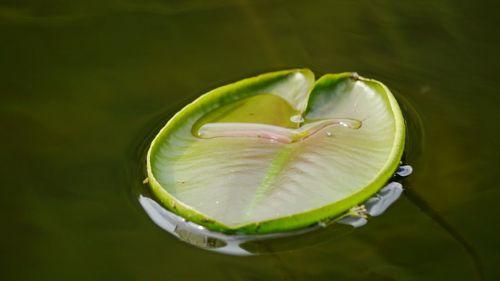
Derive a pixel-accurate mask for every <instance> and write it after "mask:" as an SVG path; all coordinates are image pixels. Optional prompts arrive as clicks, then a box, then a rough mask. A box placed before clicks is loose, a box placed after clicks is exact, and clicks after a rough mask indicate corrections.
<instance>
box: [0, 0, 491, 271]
mask: <svg viewBox="0 0 500 281" xmlns="http://www.w3.org/2000/svg"><path fill="white" fill-rule="evenodd" d="M499 11H500V4H499V3H498V2H496V1H480V2H477V1H470V0H469V1H450V0H445V1H419V2H415V1H413V2H411V3H410V2H402V1H326V0H318V1H274V0H271V1H263V0H257V1H250V0H237V1H230V0H214V1H201V0H194V1H160V0H146V1H134V0H113V1H106V2H103V1H95V0H90V1H70V2H67V3H66V2H64V3H63V2H60V1H53V0H48V1H43V2H40V1H33V0H27V1H10V0H6V1H2V3H0V34H1V37H0V38H1V39H0V41H1V44H0V61H1V65H2V67H1V68H0V74H1V75H0V82H1V83H0V85H1V87H0V128H1V130H2V132H3V133H2V138H1V149H0V155H1V159H2V162H1V164H0V165H1V167H0V173H1V175H2V179H3V184H2V192H3V194H2V196H1V197H0V209H1V210H2V212H1V219H2V223H3V227H2V230H3V231H2V233H1V234H0V237H1V238H2V239H0V249H2V254H1V255H0V279H1V280H23V281H26V280H51V281H54V280H176V281H183V280H207V281H210V280H480V279H485V280H498V279H500V268H499V267H498V266H497V265H498V263H499V262H500V247H499V243H498V242H499V241H498V233H499V229H498V224H496V223H494V222H495V221H496V220H497V218H498V216H499V215H500V211H499V208H498V207H497V206H496V205H497V202H498V200H499V199H500V187H499V186H498V180H497V178H496V172H497V171H498V168H499V165H498V159H500V157H499V156H500V155H499V150H498V147H500V146H499V139H500V138H499V130H498V129H497V128H498V125H497V121H498V110H497V105H498V104H499V95H498V86H497V82H496V78H495V76H496V75H497V73H498V72H499V70H500V69H499V65H500V61H499V60H500V56H498V49H499V47H500V33H498V32H495V27H496V26H498V25H499V24H500V12H499ZM293 67H308V68H310V69H312V70H314V71H315V73H317V74H318V76H319V75H321V74H324V73H337V72H343V71H356V72H358V73H360V75H363V76H365V77H372V78H374V79H377V80H380V81H382V82H383V83H384V84H386V85H387V86H388V87H389V88H390V89H391V91H392V92H393V93H394V94H395V95H396V97H397V99H398V100H399V101H400V103H401V105H402V107H403V110H404V111H405V112H406V114H408V115H409V116H413V115H416V116H414V117H410V118H411V119H413V120H418V122H419V123H421V124H422V125H421V126H420V125H418V126H417V125H414V124H408V133H409V134H410V138H409V141H410V142H412V143H409V144H408V145H407V151H406V160H405V161H406V162H407V163H408V164H410V165H412V166H413V167H414V173H413V174H412V176H411V177H409V178H408V179H407V180H406V181H405V183H404V185H405V187H406V188H407V189H408V190H411V191H412V192H413V193H412V194H413V195H415V196H408V195H407V193H404V195H403V196H402V197H401V198H400V199H399V200H398V201H397V202H396V203H395V204H394V206H392V207H391V208H390V209H389V210H388V211H387V212H386V213H384V215H382V216H380V217H378V218H376V219H374V220H372V221H370V222H369V223H368V224H367V225H366V226H364V227H362V228H359V229H356V230H355V231H347V233H345V234H342V235H338V236H336V237H335V239H330V240H328V239H325V242H323V243H318V244H316V245H315V246H312V247H306V248H301V249H298V250H294V251H285V252H283V251H279V252H278V253H276V254H272V255H263V256H250V257H234V256H227V255H221V254H217V253H212V252H208V251H202V250H200V249H197V248H195V247H192V246H190V245H187V244H185V243H182V242H181V241H178V239H176V238H175V237H172V236H171V235H168V234H167V233H165V232H164V231H163V230H162V229H160V228H159V227H158V226H157V225H156V224H154V223H153V222H152V221H151V220H150V219H149V218H148V216H147V215H146V214H145V213H144V211H143V209H142V207H141V206H140V204H139V203H138V200H137V198H139V194H138V192H137V190H138V188H137V185H141V184H142V183H141V182H140V178H141V176H142V175H141V173H142V170H141V169H142V166H141V165H143V164H142V163H139V162H140V161H138V160H139V159H143V158H142V157H143V155H142V153H143V151H144V148H145V147H146V146H147V145H148V144H149V142H150V141H151V138H152V137H153V136H154V135H155V134H156V132H157V131H158V129H159V128H161V127H162V125H163V124H164V123H165V122H166V120H167V119H168V118H170V117H171V116H172V114H174V113H175V112H177V111H178V110H179V109H180V108H181V107H182V106H183V105H185V104H186V103H188V102H189V101H192V100H193V99H194V98H196V97H197V96H199V95H200V94H202V93H204V92H206V91H207V90H210V89H213V88H215V87H217V86H220V85H224V84H227V83H229V82H231V81H236V80H238V79H240V78H241V77H248V76H252V75H255V74H258V73H263V72H267V71H273V70H278V69H287V68H293ZM415 112H418V114H414V113H415ZM443 226H444V227H443ZM457 238H459V239H457ZM318 239H319V240H323V239H322V238H321V237H320V238H318ZM286 243H293V242H287V241H284V242H283V244H286ZM464 243H465V245H466V246H465V247H464ZM276 247H278V245H276ZM279 247H282V248H287V245H279ZM280 249H281V248H280ZM471 255H472V256H473V259H471ZM472 260H474V261H475V262H473V261H472ZM478 269H479V270H478ZM478 271H479V272H478Z"/></svg>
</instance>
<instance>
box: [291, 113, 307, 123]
mask: <svg viewBox="0 0 500 281" xmlns="http://www.w3.org/2000/svg"><path fill="white" fill-rule="evenodd" d="M290 121H292V122H293V123H297V124H300V123H302V122H304V118H302V115H300V114H297V115H294V116H292V117H290Z"/></svg>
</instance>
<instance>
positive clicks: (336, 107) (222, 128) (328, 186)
mask: <svg viewBox="0 0 500 281" xmlns="http://www.w3.org/2000/svg"><path fill="white" fill-rule="evenodd" d="M404 134H405V125H404V119H403V117H402V114H401V110H400V108H399V106H398V104H397V102H396V100H395V98H394V97H393V95H392V94H391V92H390V91H389V89H388V88H387V87H386V86H384V85H383V84H382V83H380V82H378V81H375V80H372V79H366V78H363V77H360V76H358V75H357V74H355V73H341V74H327V75H324V76H323V77H321V78H320V79H319V80H317V81H315V79H314V74H313V73H312V72H311V71H310V70H307V69H294V70H286V71H279V72H272V73H267V74H263V75H259V76H256V77H253V78H248V79H244V80H241V81H239V82H236V83H233V84H229V85H226V86H223V87H220V88H217V89H215V90H213V91H210V92H208V93H206V94H204V95H202V96H201V97H199V98H198V99H196V100H195V101H194V102H192V103H191V104H189V105H187V106H186V107H184V108H183V109H182V110H181V111H179V112H178V113H177V114H176V115H175V116H174V117H172V119H170V120H169V121H168V122H167V124H166V125H165V127H163V129H161V131H160V132H159V133H158V135H157V136H156V138H155V139H154V140H153V142H152V144H151V147H150V149H149V152H148V156H147V169H148V180H149V183H150V185H151V189H152V191H153V193H154V194H155V195H156V197H157V199H158V200H159V201H160V202H161V203H162V204H163V205H164V206H165V207H167V208H168V209H169V210H171V211H172V212H174V213H176V214H178V215H180V216H182V217H183V218H185V219H186V220H189V221H192V222H194V223H196V224H199V225H201V226H204V227H206V228H208V229H210V230H215V231H220V232H225V233H245V234H254V233H271V232H284V231H289V230H294V229H299V228H303V227H307V226H310V225H312V224H315V223H318V222H320V221H326V220H331V219H334V218H337V217H339V216H340V215H342V214H343V213H345V212H346V211H347V210H349V209H350V208H352V207H354V206H356V205H357V204H359V203H361V202H363V201H365V200H367V199H368V198H369V197H370V196H372V195H373V194H375V193H376V192H377V191H378V190H379V189H380V188H382V187H383V185H384V184H385V183H386V182H387V180H388V179H389V178H390V177H391V176H392V175H393V174H394V172H395V171H396V169H397V168H398V166H399V162H400V159H401V156H402V153H403V148H404Z"/></svg>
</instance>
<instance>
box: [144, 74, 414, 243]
mask: <svg viewBox="0 0 500 281" xmlns="http://www.w3.org/2000/svg"><path fill="white" fill-rule="evenodd" d="M295 72H301V73H303V74H304V75H313V77H314V74H313V73H312V72H311V71H310V70H309V69H290V70H283V71H277V72H270V73H264V74H261V75H258V76H254V77H250V78H246V79H243V80H240V81H237V82H234V83H231V84H228V85H225V86H222V87H219V88H216V89H214V90H212V91H209V92H207V93H205V94H203V95H201V96H200V97H198V98H197V99H196V100H194V101H193V102H191V103H190V104H188V105H186V106H185V107H184V108H183V109H181V110H180V111H179V112H177V113H176V114H175V115H174V116H173V117H172V118H171V119H170V120H169V121H168V122H167V123H166V124H165V126H164V127H163V128H162V129H161V130H160V132H159V133H158V134H157V135H156V137H155V138H154V139H153V141H152V142H151V145H150V147H149V150H148V153H147V159H146V161H147V175H148V182H149V185H150V187H151V189H152V191H153V194H154V195H155V197H156V199H158V200H159V201H160V203H161V204H163V205H164V206H165V207H167V208H168V209H169V210H171V211H172V212H174V213H176V214H178V215H180V216H181V217H183V218H184V219H186V220H188V221H191V222H194V223H196V224H199V225H202V226H204V227H206V228H208V229H210V230H213V231H218V232H223V233H228V234H231V233H242V234H266V233H275V232H286V231H291V230H296V229H300V228H304V227H307V226H311V225H313V224H316V223H318V222H319V221H324V220H330V219H334V218H336V217H338V216H340V215H342V214H343V213H345V212H346V211H347V210H349V209H350V208H352V207H354V206H356V205H358V204H360V203H362V202H364V201H366V200H367V199H368V198H369V197H371V196H372V195H373V194H375V193H376V192H377V191H378V190H379V189H380V188H382V187H383V185H384V184H385V183H386V182H387V181H388V180H389V178H391V177H392V175H393V174H394V171H395V170H396V169H397V168H398V166H399V161H400V159H401V157H402V155H403V151H404V141H405V121H404V118H403V115H402V113H401V109H400V107H399V105H398V103H397V101H396V99H395V97H394V96H393V95H392V93H391V91H390V90H389V89H388V88H387V87H386V86H385V85H384V84H382V83H381V82H379V81H377V80H374V79H368V78H364V77H361V76H359V75H357V74H356V73H350V72H346V73H341V74H325V75H323V76H322V77H321V78H320V79H318V80H316V81H315V83H314V87H315V86H316V85H318V84H319V83H322V82H323V81H325V80H327V79H331V78H334V77H337V78H338V77H339V76H346V77H350V78H352V79H356V80H360V81H363V82H365V83H370V84H373V85H372V86H377V87H380V88H381V89H382V91H380V90H376V92H377V94H380V95H382V96H384V97H385V99H386V102H388V104H389V105H390V106H389V109H390V110H391V111H392V115H393V117H394V121H395V123H394V124H395V127H396V130H395V131H396V133H395V135H394V141H393V146H392V150H391V152H390V154H389V156H388V158H387V161H386V162H385V164H384V166H383V168H382V169H381V170H380V172H379V173H378V174H377V175H376V176H375V177H374V180H373V181H372V182H371V183H370V184H369V185H367V186H365V187H363V188H360V191H358V192H357V193H354V194H352V195H351V196H349V197H347V198H344V199H342V200H340V201H336V202H334V203H331V204H329V205H326V206H323V207H320V208H317V209H314V210H310V211H307V212H304V213H299V214H295V215H290V216H283V217H278V218H275V219H272V220H266V221H261V222H253V223H248V224H242V225H238V226H235V227H230V226H227V225H225V224H223V223H221V222H218V221H216V220H213V219H211V218H208V217H206V216H205V215H204V214H202V213H200V212H198V211H196V210H195V209H193V208H191V207H190V206H188V205H186V204H184V203H182V202H180V201H178V200H177V199H175V198H174V197H173V196H172V195H171V194H170V193H168V192H167V191H166V190H165V189H164V188H163V187H162V186H161V184H160V183H159V182H158V181H157V180H156V178H155V176H154V174H153V169H152V166H151V155H152V154H153V153H154V152H155V150H156V149H157V144H159V143H161V142H162V141H164V139H165V138H166V137H167V136H168V134H169V133H170V132H171V131H172V130H173V129H174V128H176V127H178V126H181V125H182V124H183V123H184V122H185V121H184V117H185V116H189V114H190V113H191V112H193V111H196V110H197V108H198V107H200V106H201V105H202V104H204V103H208V102H210V101H211V100H214V99H218V98H222V97H224V96H227V95H231V93H232V92H233V90H235V89H237V88H244V87H250V86H252V85H254V84H255V83H256V82H258V81H259V80H263V79H273V78H279V77H281V76H283V75H288V74H291V73H295ZM314 87H313V89H314Z"/></svg>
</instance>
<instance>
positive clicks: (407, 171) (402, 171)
mask: <svg viewBox="0 0 500 281" xmlns="http://www.w3.org/2000/svg"><path fill="white" fill-rule="evenodd" d="M412 172H413V168H412V166H410V165H402V166H399V168H398V170H397V171H396V174H397V175H398V176H400V177H407V176H409V175H411V173H412Z"/></svg>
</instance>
